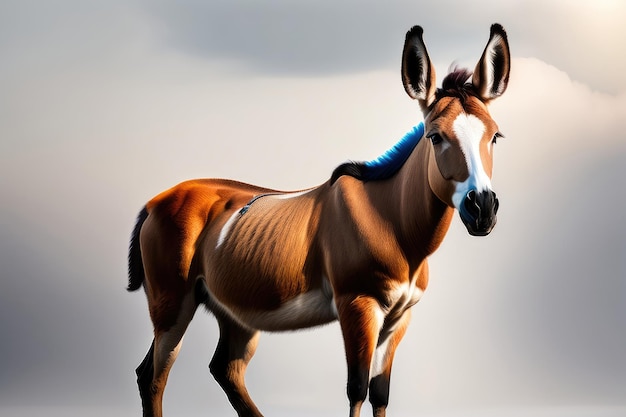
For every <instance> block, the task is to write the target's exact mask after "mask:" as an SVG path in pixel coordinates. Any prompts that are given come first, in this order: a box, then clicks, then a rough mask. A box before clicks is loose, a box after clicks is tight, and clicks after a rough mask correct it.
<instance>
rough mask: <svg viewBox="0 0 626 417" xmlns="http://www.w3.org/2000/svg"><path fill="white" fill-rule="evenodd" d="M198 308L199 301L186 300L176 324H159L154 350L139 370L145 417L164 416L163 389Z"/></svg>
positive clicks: (155, 333)
mask: <svg viewBox="0 0 626 417" xmlns="http://www.w3.org/2000/svg"><path fill="white" fill-rule="evenodd" d="M195 310H196V305H195V304H193V303H190V302H185V303H183V305H182V308H181V310H180V312H179V314H178V318H177V320H176V323H175V324H174V325H173V326H171V327H169V328H167V329H163V328H160V327H158V326H157V325H155V329H154V340H153V341H152V345H151V346H150V350H148V353H147V354H146V357H145V358H144V360H143V362H141V364H140V365H139V367H138V368H137V370H136V373H137V384H138V385H139V394H140V395H141V403H142V405H143V415H144V417H162V415H163V405H162V404H163V392H164V390H165V384H166V383H167V377H168V375H169V372H170V369H171V368H172V365H173V364H174V361H175V360H176V357H177V356H178V352H179V350H180V347H181V345H182V341H183V335H184V334H185V331H186V330H187V327H188V326H189V322H190V321H191V319H192V318H193V315H194V313H195Z"/></svg>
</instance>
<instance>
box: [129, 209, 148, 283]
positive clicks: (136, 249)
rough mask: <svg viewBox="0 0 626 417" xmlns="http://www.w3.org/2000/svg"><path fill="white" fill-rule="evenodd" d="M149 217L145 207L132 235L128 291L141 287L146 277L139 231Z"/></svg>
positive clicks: (138, 217)
mask: <svg viewBox="0 0 626 417" xmlns="http://www.w3.org/2000/svg"><path fill="white" fill-rule="evenodd" d="M147 217H148V210H146V208H145V207H144V208H143V209H142V210H141V212H139V215H138V216H137V223H135V228H134V229H133V234H132V235H131V237H130V247H129V248H128V288H127V290H128V291H136V290H138V289H139V288H141V285H142V284H143V279H144V270H143V261H142V260H141V246H140V245H139V232H140V231H141V226H142V225H143V222H144V221H146V218H147Z"/></svg>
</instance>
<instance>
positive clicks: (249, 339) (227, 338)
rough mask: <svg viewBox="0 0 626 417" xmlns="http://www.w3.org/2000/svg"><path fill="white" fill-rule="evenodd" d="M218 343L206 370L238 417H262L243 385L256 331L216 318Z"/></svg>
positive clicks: (256, 337)
mask: <svg viewBox="0 0 626 417" xmlns="http://www.w3.org/2000/svg"><path fill="white" fill-rule="evenodd" d="M217 319H218V323H219V326H220V340H219V342H218V344H217V349H216V350H215V354H214V355H213V359H211V363H210V365H209V369H210V370H211V374H213V377H214V378H215V380H216V381H217V382H218V383H219V384H220V386H221V387H222V389H223V390H224V392H225V393H226V396H227V397H228V400H229V401H230V403H231V404H232V406H233V408H234V409H235V411H237V414H238V415H239V416H240V417H262V416H263V415H262V414H261V412H260V411H259V410H258V408H257V407H256V405H255V404H254V402H253V401H252V399H251V398H250V395H249V394H248V390H247V389H246V385H245V380H244V379H245V373H246V367H247V366H248V362H250V359H252V356H253V355H254V352H255V351H256V346H257V343H258V340H259V331H257V330H251V329H246V328H244V327H243V326H241V325H240V324H238V323H236V322H235V321H233V320H232V319H230V318H229V317H226V316H223V315H219V316H218V317H217Z"/></svg>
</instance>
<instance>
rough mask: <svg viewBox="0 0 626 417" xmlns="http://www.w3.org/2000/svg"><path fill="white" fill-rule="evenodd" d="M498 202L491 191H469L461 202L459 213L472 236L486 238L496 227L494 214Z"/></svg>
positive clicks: (496, 210)
mask: <svg viewBox="0 0 626 417" xmlns="http://www.w3.org/2000/svg"><path fill="white" fill-rule="evenodd" d="M499 206H500V202H499V201H498V198H497V197H496V193H494V192H493V191H491V190H486V191H481V192H477V191H476V190H471V191H470V192H468V193H467V195H466V196H465V199H464V200H463V206H462V207H461V210H459V213H460V215H461V220H463V224H465V227H467V231H468V232H469V234H470V235H472V236H486V235H488V234H489V233H490V232H491V230H492V229H493V227H494V226H495V225H496V213H497V212H498V207H499Z"/></svg>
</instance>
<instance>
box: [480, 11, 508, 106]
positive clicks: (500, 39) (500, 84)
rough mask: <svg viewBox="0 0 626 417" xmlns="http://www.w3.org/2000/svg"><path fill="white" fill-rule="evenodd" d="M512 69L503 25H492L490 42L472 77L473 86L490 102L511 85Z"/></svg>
mask: <svg viewBox="0 0 626 417" xmlns="http://www.w3.org/2000/svg"><path fill="white" fill-rule="evenodd" d="M510 69H511V55H510V52H509V41H508V40H507V37H506V32H505V31H504V28H503V27H502V26H501V25H499V24H497V23H494V24H493V25H491V33H490V36H489V42H487V46H486V47H485V50H484V52H483V56H482V57H481V58H480V61H478V64H477V65H476V69H475V70H474V76H473V77H472V84H474V87H475V88H476V91H478V94H479V95H480V97H481V98H482V99H483V100H485V101H489V100H492V99H494V98H497V97H500V96H501V95H502V93H504V91H505V90H506V87H507V85H508V83H509V71H510Z"/></svg>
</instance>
